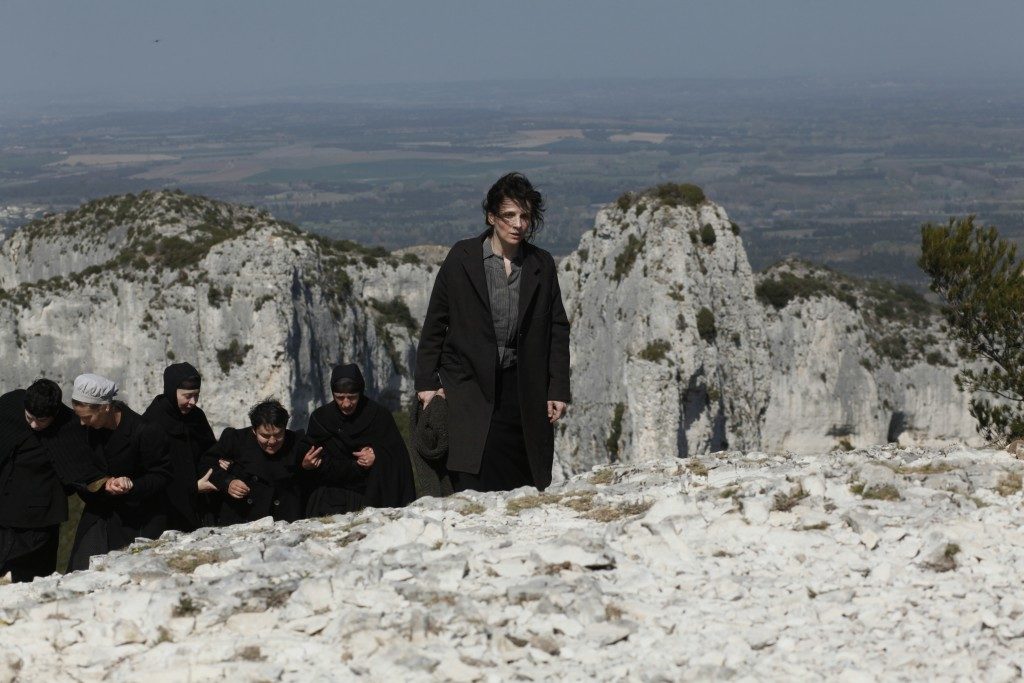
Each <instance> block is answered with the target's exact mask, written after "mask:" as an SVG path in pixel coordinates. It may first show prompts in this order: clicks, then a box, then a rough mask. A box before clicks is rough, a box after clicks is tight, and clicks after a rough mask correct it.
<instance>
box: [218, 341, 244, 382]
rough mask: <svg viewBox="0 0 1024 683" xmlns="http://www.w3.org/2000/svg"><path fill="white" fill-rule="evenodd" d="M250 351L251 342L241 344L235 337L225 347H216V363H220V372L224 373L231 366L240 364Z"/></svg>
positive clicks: (228, 370)
mask: <svg viewBox="0 0 1024 683" xmlns="http://www.w3.org/2000/svg"><path fill="white" fill-rule="evenodd" d="M250 351H252V344H246V345H245V346H242V345H241V344H239V343H238V340H237V339H232V340H231V343H230V344H228V347H227V348H226V349H217V363H218V365H220V370H221V372H223V373H224V374H225V375H226V374H228V372H230V371H231V368H233V367H238V366H241V365H242V363H244V362H245V357H246V356H247V355H249V352H250Z"/></svg>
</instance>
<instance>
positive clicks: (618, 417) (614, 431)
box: [604, 403, 626, 462]
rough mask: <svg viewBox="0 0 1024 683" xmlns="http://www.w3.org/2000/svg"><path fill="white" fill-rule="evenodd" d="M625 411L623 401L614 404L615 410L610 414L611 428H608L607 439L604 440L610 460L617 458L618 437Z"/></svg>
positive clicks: (620, 435) (619, 437)
mask: <svg viewBox="0 0 1024 683" xmlns="http://www.w3.org/2000/svg"><path fill="white" fill-rule="evenodd" d="M625 412H626V405H625V404H624V403H616V404H615V412H614V413H613V414H612V424H611V428H610V429H609V430H608V439H607V440H606V441H605V442H604V445H605V447H606V448H607V449H608V455H609V456H611V460H612V462H615V461H616V460H618V459H619V439H621V438H622V416H623V415H624V414H625Z"/></svg>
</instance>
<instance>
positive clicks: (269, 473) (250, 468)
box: [200, 427, 305, 525]
mask: <svg viewBox="0 0 1024 683" xmlns="http://www.w3.org/2000/svg"><path fill="white" fill-rule="evenodd" d="M302 441H303V439H302V432H293V431H292V430H290V429H287V430H285V438H284V443H283V444H281V448H280V450H278V451H277V453H275V454H274V455H269V454H267V453H266V452H265V451H264V450H263V449H262V448H260V445H259V443H258V442H257V441H256V434H255V432H253V430H252V429H251V428H248V427H246V428H244V429H232V428H230V427H229V428H227V429H225V430H224V431H223V432H222V433H221V435H220V440H219V441H218V442H217V444H216V445H215V446H214V447H213V448H211V449H210V450H209V451H207V452H206V455H204V456H203V459H202V461H201V462H200V466H201V467H202V468H204V469H203V472H205V471H206V468H212V469H213V474H212V475H211V476H210V481H211V482H212V483H213V484H214V485H215V486H216V487H217V488H218V489H219V491H220V493H219V498H220V506H219V510H218V512H217V518H216V522H217V524H220V525H228V524H240V523H242V522H252V521H254V520H257V519H260V518H262V517H267V516H270V517H273V518H274V519H275V520H284V521H286V522H294V521H295V520H296V519H299V518H301V517H302V491H301V488H300V485H299V481H298V479H297V477H296V470H297V468H298V467H299V462H300V461H301V460H302V454H303V453H305V451H304V450H300V449H301V447H302ZM220 460H227V461H228V462H229V466H228V469H227V470H224V469H222V468H221V467H220V465H219V461H220ZM234 479H240V480H242V481H243V482H245V483H246V484H247V485H248V486H249V494H248V495H247V496H246V497H245V498H232V497H231V496H230V495H228V485H229V484H230V483H231V481H232V480H234Z"/></svg>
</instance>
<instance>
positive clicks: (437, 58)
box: [0, 0, 1024, 104]
mask: <svg viewBox="0 0 1024 683" xmlns="http://www.w3.org/2000/svg"><path fill="white" fill-rule="evenodd" d="M513 10H515V11H513ZM1021 26H1024V3H1017V2H1009V1H998V2H997V1H995V0H989V1H988V2H981V3H980V5H979V4H978V3H975V4H973V5H971V6H970V7H968V6H967V5H966V4H965V3H960V2H954V1H952V0H938V1H933V2H922V1H915V2H901V3H883V2H879V1H877V0H871V1H869V2H863V3H858V4H849V5H841V6H839V5H835V6H834V5H825V4H820V3H814V2H810V0H787V1H785V2H778V3H770V4H769V3H757V2H753V1H752V0H732V1H728V0H727V1H725V2H720V3H715V4H697V3H678V2H664V1H660V0H659V1H647V2H638V3H632V4H630V5H624V4H621V3H617V2H610V1H607V0H599V1H588V2H583V1H582V0H561V1H556V2H539V1H537V0H529V1H526V0H524V1H521V2H519V3H516V4H515V5H510V4H508V3H496V2H478V3H457V4H456V3H433V4H428V3H419V2H415V1H414V0H385V1H383V2H378V3H374V4H373V5H363V4H359V3H332V2H327V1H326V0H306V1H305V2H295V3H289V4H288V5H276V4H270V3H256V2H241V1H240V0H229V1H225V2H217V3H205V2H200V1H199V0H182V1H180V2H177V3H174V4H170V5H155V4H149V3H128V2H124V1H122V0H117V1H115V0H100V1H98V2H91V3H73V2H70V1H67V0H61V1H52V2H31V3H30V2H25V1H23V0H14V1H12V2H7V3H5V4H4V7H3V9H2V10H0V60H3V62H4V63H5V64H7V65H18V66H16V67H13V68H12V67H10V66H9V67H8V68H6V69H4V70H2V71H0V92H3V93H4V97H5V99H11V100H17V101H21V102H28V103H33V104H46V103H53V102H59V101H62V100H67V99H71V100H76V99H82V98H85V99H87V100H91V101H98V102H102V101H109V102H111V103H114V102H117V103H127V102H136V103H138V102H144V101H145V100H147V99H155V100H159V101H166V100H168V99H173V98H181V99H184V100H187V101H189V102H192V103H194V102H196V101H197V100H198V101H200V102H201V101H204V100H208V101H217V99H218V98H223V97H225V96H231V97H238V96H243V97H244V96H247V95H248V96H251V95H256V94H260V93H263V94H268V93H275V92H287V91H289V90H291V91H299V92H302V91H304V90H309V89H318V88H321V89H323V88H326V89H330V88H337V87H356V88H360V87H374V86H377V85H386V86H391V87H400V86H403V85H409V86H416V85H438V84H444V83H473V82H482V83H484V82H486V83H492V84H498V85H499V86H500V83H501V81H502V80H508V81H510V82H517V81H532V80H541V81H556V82H557V81H560V80H565V81H577V80H601V79H612V80H614V79H625V80H630V79H654V80H660V79H670V80H672V79H737V80H743V79H755V80H756V79H775V78H797V79H800V78H805V79H806V78H809V79H818V78H820V79H840V80H872V81H875V80H881V81H884V80H887V79H892V80H897V81H905V80H924V81H929V82H938V83H954V82H967V83H969V82H971V81H974V80H978V79H981V80H987V81H998V80H999V79H1001V78H1013V79H1014V80H1016V79H1017V78H1018V71H1019V69H1018V67H1015V66H1013V65H1014V64H1017V65H1019V64H1021V63H1024V44H1022V42H1021V41H1019V39H1018V36H1017V35H1016V34H1017V32H1018V31H1019V28H1020V27H1021ZM497 97H499V98H500V92H499V94H498V95H497Z"/></svg>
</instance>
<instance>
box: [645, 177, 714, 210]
mask: <svg viewBox="0 0 1024 683" xmlns="http://www.w3.org/2000/svg"><path fill="white" fill-rule="evenodd" d="M645 194H647V195H648V196H650V197H652V198H654V199H657V200H658V201H659V202H661V203H662V204H664V205H665V206H671V207H676V206H680V205H682V206H689V207H693V208H696V207H698V206H700V205H701V204H703V203H704V201H705V200H706V197H705V196H704V190H702V189H700V188H699V187H697V186H696V185H693V184H691V183H679V184H676V183H663V184H661V185H658V186H656V187H654V188H651V189H650V190H648V191H647V192H646V193H645Z"/></svg>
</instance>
